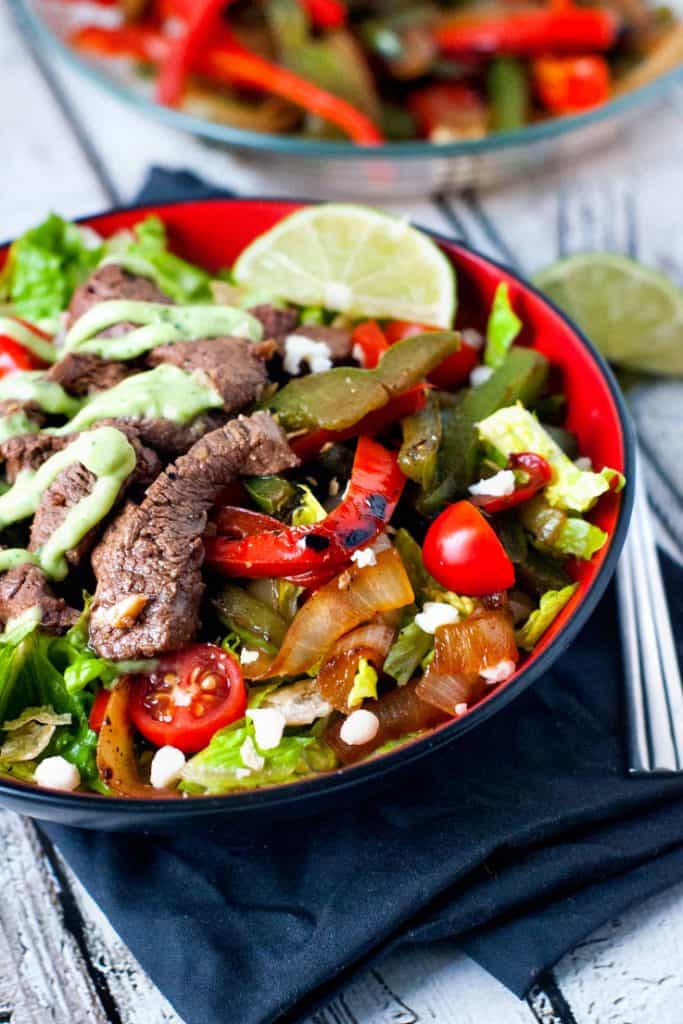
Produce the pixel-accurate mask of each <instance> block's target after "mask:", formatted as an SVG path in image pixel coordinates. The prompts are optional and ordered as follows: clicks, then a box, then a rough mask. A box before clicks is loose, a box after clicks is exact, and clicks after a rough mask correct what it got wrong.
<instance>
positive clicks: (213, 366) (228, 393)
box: [148, 338, 268, 413]
mask: <svg viewBox="0 0 683 1024" xmlns="http://www.w3.org/2000/svg"><path fill="white" fill-rule="evenodd" d="M148 362H149V364H150V365H151V366H158V365H159V364H160V363H170V364H171V365H172V366H177V367H179V369H181V370H185V372H186V373H192V371H193V370H201V371H202V372H203V373H204V374H205V376H206V377H207V378H208V379H209V381H210V383H211V386H212V387H213V388H214V390H216V391H217V392H218V393H219V395H220V396H221V398H222V399H223V408H224V410H225V412H227V413H236V412H240V410H242V409H244V408H246V406H248V405H251V403H252V402H253V401H254V400H255V399H256V398H258V397H259V395H260V394H261V392H262V391H263V388H264V385H265V384H266V382H267V381H268V374H267V373H266V364H265V362H264V360H263V356H262V354H261V349H260V348H257V347H256V346H255V345H253V344H252V342H250V341H245V340H244V338H212V339H208V340H206V339H205V340H204V341H179V342H176V343H175V344H174V345H162V346H161V347H160V348H155V349H152V351H151V352H150V354H149V359H148Z"/></svg>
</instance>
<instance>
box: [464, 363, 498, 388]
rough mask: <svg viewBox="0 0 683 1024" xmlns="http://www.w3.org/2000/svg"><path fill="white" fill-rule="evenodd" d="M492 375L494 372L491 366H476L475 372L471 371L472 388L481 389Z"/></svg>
mask: <svg viewBox="0 0 683 1024" xmlns="http://www.w3.org/2000/svg"><path fill="white" fill-rule="evenodd" d="M492 374H493V370H492V369H491V367H490V366H475V367H474V369H473V370H470V387H472V388H478V387H481V385H482V384H485V383H486V381H487V380H488V379H489V377H490V376H491V375H492Z"/></svg>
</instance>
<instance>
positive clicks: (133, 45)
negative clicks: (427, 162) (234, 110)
mask: <svg viewBox="0 0 683 1024" xmlns="http://www.w3.org/2000/svg"><path fill="white" fill-rule="evenodd" d="M70 42H71V44H72V45H73V46H74V47H76V48H77V49H79V50H82V51H84V52H86V53H94V54H96V55H98V56H106V57H129V58H132V59H133V60H141V61H144V62H146V63H149V64H163V63H164V61H166V60H167V59H168V56H169V50H170V45H171V40H170V39H169V37H168V36H165V35H164V34H163V33H162V32H159V31H158V30H156V29H154V28H150V27H149V26H142V25H124V26H121V27H120V28H115V29H107V28H102V27H101V26H98V25H88V26H85V27H83V28H81V29H79V30H78V31H76V32H75V33H74V34H73V35H72V36H71V38H70ZM191 70H192V71H196V72H197V73H199V74H201V75H203V76H204V77H205V78H208V79H211V80H212V81H214V82H219V83H221V84H223V85H239V86H246V87H248V88H250V89H257V90H259V91H261V92H266V93H271V94H272V95H274V96H281V97H282V98H283V99H286V100H289V102H290V103H294V104H296V105H297V106H300V107H302V108H303V109H304V110H308V111H310V113H312V114H317V115H318V116H319V117H322V118H323V120H326V121H329V122H330V123H331V124H335V125H336V126H337V127H338V128H341V130H342V131H344V132H345V133H346V134H347V135H348V136H349V138H350V139H352V140H353V141H354V142H356V143H358V144H359V145H363V146H372V145H377V144H378V143H381V142H383V141H384V136H383V135H382V133H381V132H380V131H379V129H378V128H377V127H376V126H375V125H374V124H373V123H372V121H371V120H370V119H369V118H368V117H366V116H365V114H362V113H361V112H360V110H356V108H355V107H353V106H351V104H350V103H347V102H346V100H343V99H340V98H339V97H338V96H335V95H333V94H332V93H331V92H327V91H326V90H325V89H320V88H319V87H318V86H317V85H313V83H312V82H308V81H306V79H305V78H301V77H300V76H299V75H296V74H294V72H292V71H288V70H287V69H286V68H281V67H279V66H278V65H277V64H273V63H271V62H270V61H267V60H264V58H263V57H259V56H258V55H257V54H253V53H250V52H249V51H248V50H245V49H244V48H243V47H240V46H239V44H238V43H237V42H236V41H235V40H234V38H232V37H231V35H230V33H229V31H228V30H227V28H226V27H222V28H221V29H220V31H219V33H218V35H217V39H216V41H215V42H212V43H210V44H208V45H207V46H206V47H205V49H204V51H203V52H202V53H201V54H200V55H199V56H197V58H196V61H195V63H194V64H193V66H192V68H191ZM169 74H170V72H169Z"/></svg>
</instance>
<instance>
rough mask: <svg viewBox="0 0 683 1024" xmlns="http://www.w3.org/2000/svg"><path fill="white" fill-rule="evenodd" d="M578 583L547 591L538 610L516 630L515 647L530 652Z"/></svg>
mask: <svg viewBox="0 0 683 1024" xmlns="http://www.w3.org/2000/svg"><path fill="white" fill-rule="evenodd" d="M577 587H578V583H572V584H570V585H569V586H568V587H563V588H562V590H548V591H546V593H545V594H544V595H543V597H542V598H541V600H540V604H539V606H538V608H537V609H536V610H535V611H533V612H532V613H531V615H530V616H529V618H528V619H527V620H526V622H525V623H524V625H523V626H522V627H521V629H518V630H517V632H516V634H515V638H516V640H517V646H518V647H522V648H523V649H524V650H525V651H531V650H533V648H534V647H535V646H536V644H537V643H538V641H539V640H540V639H541V637H542V636H543V634H544V633H545V631H546V629H547V628H548V626H550V625H551V623H552V622H554V620H555V619H556V618H557V616H558V615H559V614H560V612H561V611H562V609H563V608H564V606H565V605H566V604H567V602H568V601H569V599H570V598H571V596H572V595H573V594H574V592H575V590H576V588H577Z"/></svg>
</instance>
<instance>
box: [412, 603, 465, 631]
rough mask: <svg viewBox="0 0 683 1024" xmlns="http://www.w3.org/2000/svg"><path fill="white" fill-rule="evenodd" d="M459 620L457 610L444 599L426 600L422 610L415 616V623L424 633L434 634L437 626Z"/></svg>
mask: <svg viewBox="0 0 683 1024" xmlns="http://www.w3.org/2000/svg"><path fill="white" fill-rule="evenodd" d="M459 620H460V615H459V614H458V610H457V608H453V606H452V605H450V604H446V603H445V602H444V601H426V602H425V606H424V608H423V609H422V611H421V612H418V614H417V615H416V616H415V625H416V626H419V627H420V629H421V630H422V631H423V632H424V633H431V634H434V633H436V631H437V629H438V628H439V626H448V625H450V623H451V622H458V621H459Z"/></svg>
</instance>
